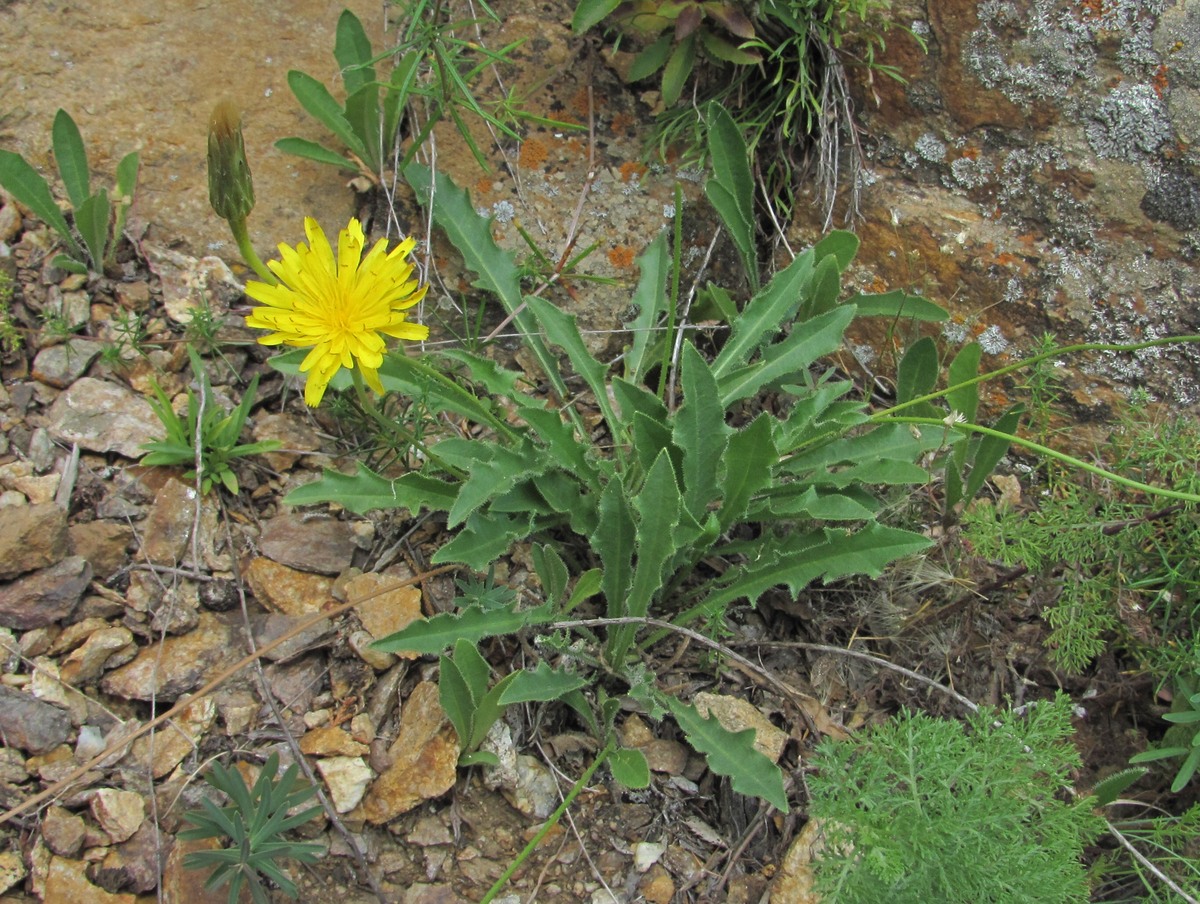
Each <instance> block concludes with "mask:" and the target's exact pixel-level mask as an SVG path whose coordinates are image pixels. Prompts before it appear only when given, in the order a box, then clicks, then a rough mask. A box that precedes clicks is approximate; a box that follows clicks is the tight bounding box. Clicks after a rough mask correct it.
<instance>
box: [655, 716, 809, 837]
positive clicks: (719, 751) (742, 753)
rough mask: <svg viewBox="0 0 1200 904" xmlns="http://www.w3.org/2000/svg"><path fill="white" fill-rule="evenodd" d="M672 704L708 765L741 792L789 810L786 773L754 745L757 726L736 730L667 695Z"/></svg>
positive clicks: (689, 738) (685, 731)
mask: <svg viewBox="0 0 1200 904" xmlns="http://www.w3.org/2000/svg"><path fill="white" fill-rule="evenodd" d="M666 702H667V706H668V708H669V709H670V710H671V715H673V716H674V717H675V721H676V722H678V723H679V727H680V728H682V729H683V732H684V734H685V735H687V739H688V743H689V744H691V745H692V747H694V748H695V749H696V750H698V751H699V752H700V753H702V754H704V758H705V760H707V762H708V768H709V769H711V770H712V771H713V772H714V773H716V774H717V775H724V776H727V777H728V778H729V779H730V784H731V786H732V787H733V790H734V791H736V792H738V793H739V794H745V795H748V796H750V797H757V798H760V799H762V800H765V801H766V802H767V803H769V804H771V805H772V806H773V807H775V809H777V810H779V811H780V812H781V813H787V812H788V802H787V793H786V792H785V791H784V788H783V773H782V772H781V771H780V769H779V767H778V766H776V765H775V764H774V763H772V762H771V761H770V760H769V759H767V757H766V756H765V755H764V754H762V753H760V752H759V751H758V749H757V748H756V747H755V746H754V729H753V728H747V729H744V730H743V731H738V732H732V731H729V730H728V729H727V728H725V727H724V726H723V725H722V724H721V723H720V722H718V721H717V720H716V718H715V717H713V716H709V717H708V718H705V717H704V716H701V715H700V713H699V712H698V711H697V709H696V707H694V706H692V705H691V704H690V703H683V702H682V701H680V700H677V699H675V698H674V697H672V696H669V695H667V696H666Z"/></svg>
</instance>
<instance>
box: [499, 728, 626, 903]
mask: <svg viewBox="0 0 1200 904" xmlns="http://www.w3.org/2000/svg"><path fill="white" fill-rule="evenodd" d="M612 751H613V742H612V741H609V742H608V746H607V747H605V748H604V749H603V750H601V751H600V752H599V753H598V754H597V755H596V759H594V760H593V761H592V765H590V766H588V768H587V771H586V772H584V773H583V775H581V776H579V780H578V781H577V782H575V784H574V785H572V786H571V790H570V791H568V792H567V796H566V797H564V798H563V802H562V803H561V804H559V805H558V809H556V810H555V811H554V812H553V813H551V814H550V818H549V819H547V820H546V822H545V823H544V824H543V825H542V827H541V828H540V829H538V831H537V834H536V835H534V836H533V837H532V838H531V839H529V844H527V845H525V847H524V848H523V849H522V851H521V853H519V854H517V856H516V857H515V858H514V859H513V862H512V863H510V864H509V865H508V869H506V870H505V871H504V872H503V873H502V874H501V875H500V878H499V879H497V880H496V882H495V884H494V885H492V887H491V888H489V889H488V890H487V894H485V895H484V896H483V897H482V898H480V900H479V904H488V902H490V901H491V900H493V899H494V898H495V897H496V895H498V894H500V890H501V889H502V888H504V886H505V885H506V884H507V883H508V880H509V879H510V878H512V874H513V873H515V872H516V871H517V869H518V868H519V867H520V865H521V864H522V863H524V862H525V861H526V860H528V859H529V855H530V854H532V853H533V852H534V851H535V850H537V846H538V845H539V844H541V843H542V839H543V838H545V837H546V835H547V834H549V832H550V830H551V829H552V828H554V827H555V826H556V825H557V824H558V821H559V820H560V819H562V817H563V814H564V813H566V812H567V807H569V806H571V804H572V803H573V802H574V801H575V798H576V797H578V796H579V792H580V791H582V790H583V789H584V788H586V787H587V783H588V782H590V781H591V780H592V776H593V775H594V774H595V773H596V770H597V769H599V768H600V764H601V763H603V762H604V761H605V760H606V759H608V755H609V754H610V753H612Z"/></svg>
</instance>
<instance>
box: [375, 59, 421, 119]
mask: <svg viewBox="0 0 1200 904" xmlns="http://www.w3.org/2000/svg"><path fill="white" fill-rule="evenodd" d="M421 59H422V57H421V53H420V52H419V51H417V50H410V51H409V52H408V53H406V54H404V55H403V56H402V57H400V60H399V62H397V63H396V65H395V68H394V69H392V74H391V76H390V77H389V78H388V83H387V87H386V88H385V89H384V92H383V138H384V141H386V142H394V141H396V140H398V137H399V136H398V135H397V133H398V132H399V129H400V117H401V116H402V115H403V113H404V109H405V107H406V106H407V105H408V98H409V94H410V92H411V91H412V87H413V84H414V83H415V82H416V78H417V66H418V64H420V62H421Z"/></svg>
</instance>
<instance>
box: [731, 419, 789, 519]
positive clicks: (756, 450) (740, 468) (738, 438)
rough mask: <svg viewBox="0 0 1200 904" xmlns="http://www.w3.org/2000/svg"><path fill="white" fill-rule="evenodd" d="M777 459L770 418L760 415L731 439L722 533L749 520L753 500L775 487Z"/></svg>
mask: <svg viewBox="0 0 1200 904" xmlns="http://www.w3.org/2000/svg"><path fill="white" fill-rule="evenodd" d="M777 458H778V454H777V452H776V450H775V441H774V440H773V439H772V437H771V418H770V416H769V415H766V414H760V415H759V416H758V417H756V418H755V419H754V420H753V421H751V422H750V424H749V426H746V427H743V428H742V429H741V430H738V431H737V432H736V433H734V434H733V436H731V437H730V438H729V445H728V448H727V451H726V454H725V470H724V473H723V475H722V477H723V481H724V482H723V485H722V487H721V491H722V493H721V495H722V501H721V508H720V509H719V511H718V512H717V518H718V521H719V523H720V526H721V530H722V531H725V530H728V529H729V528H730V527H732V526H733V525H734V524H737V523H738V522H739V521H740V520H741V519H742V518H743V517H745V515H746V511H747V510H748V508H749V506H750V499H751V497H752V496H753V495H754V494H755V493H757V492H759V491H760V490H763V489H765V488H766V487H768V486H770V485H771V482H772V479H773V473H772V466H773V465H774V464H775V462H776V460H777Z"/></svg>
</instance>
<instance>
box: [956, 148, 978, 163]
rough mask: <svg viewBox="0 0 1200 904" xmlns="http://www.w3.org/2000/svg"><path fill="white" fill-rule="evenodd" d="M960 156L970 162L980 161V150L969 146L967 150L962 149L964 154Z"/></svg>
mask: <svg viewBox="0 0 1200 904" xmlns="http://www.w3.org/2000/svg"><path fill="white" fill-rule="evenodd" d="M958 156H959V157H965V158H967V159H968V160H978V159H979V148H977V147H974V146H973V145H967V146H966V147H965V148H963V149H962V152H961V153H960V154H959V155H958Z"/></svg>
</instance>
